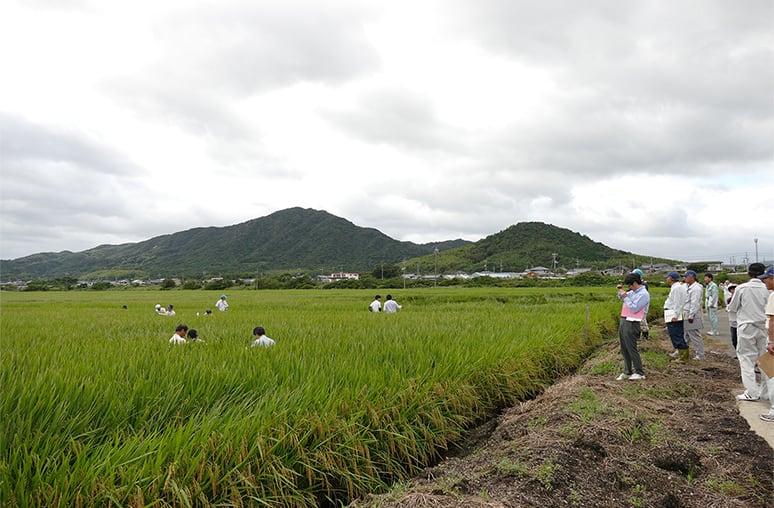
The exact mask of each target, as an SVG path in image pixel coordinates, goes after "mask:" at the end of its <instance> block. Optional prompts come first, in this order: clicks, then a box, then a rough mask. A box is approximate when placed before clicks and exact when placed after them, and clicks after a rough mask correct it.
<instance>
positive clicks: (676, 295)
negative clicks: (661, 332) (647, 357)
mask: <svg viewBox="0 0 774 508" xmlns="http://www.w3.org/2000/svg"><path fill="white" fill-rule="evenodd" d="M666 283H667V285H668V286H669V296H667V299H666V301H665V302H664V323H666V327H667V332H668V333H669V338H670V340H671V341H672V346H673V347H674V348H675V351H674V352H673V353H672V354H670V355H669V356H671V357H672V358H680V362H681V363H688V357H689V356H690V355H689V352H688V344H686V343H685V331H684V330H683V307H685V301H686V300H687V299H688V291H687V290H686V289H685V286H683V285H682V284H681V283H680V275H679V274H678V273H677V272H669V275H667V276H666Z"/></svg>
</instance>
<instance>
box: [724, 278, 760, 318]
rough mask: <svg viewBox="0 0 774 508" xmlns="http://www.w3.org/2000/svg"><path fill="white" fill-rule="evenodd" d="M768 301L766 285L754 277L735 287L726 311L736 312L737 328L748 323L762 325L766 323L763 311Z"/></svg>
mask: <svg viewBox="0 0 774 508" xmlns="http://www.w3.org/2000/svg"><path fill="white" fill-rule="evenodd" d="M768 299H769V290H768V289H767V288H766V284H764V283H763V281H762V280H760V279H759V278H757V277H754V278H752V279H750V280H749V281H747V282H745V283H744V284H740V285H738V286H737V287H736V291H734V296H733V298H731V303H729V304H728V311H729V312H736V324H737V326H741V325H745V324H749V323H757V324H761V325H763V324H764V323H765V322H766V313H765V312H764V309H765V308H766V302H767V301H768Z"/></svg>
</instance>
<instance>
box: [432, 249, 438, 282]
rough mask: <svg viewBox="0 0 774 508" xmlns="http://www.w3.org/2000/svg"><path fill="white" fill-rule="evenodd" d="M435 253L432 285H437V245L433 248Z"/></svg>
mask: <svg viewBox="0 0 774 508" xmlns="http://www.w3.org/2000/svg"><path fill="white" fill-rule="evenodd" d="M433 254H435V276H434V277H433V287H434V288H435V287H438V247H436V248H435V249H434V250H433Z"/></svg>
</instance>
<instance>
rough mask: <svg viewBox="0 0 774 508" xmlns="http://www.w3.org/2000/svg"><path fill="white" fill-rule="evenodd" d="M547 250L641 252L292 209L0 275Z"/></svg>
mask: <svg viewBox="0 0 774 508" xmlns="http://www.w3.org/2000/svg"><path fill="white" fill-rule="evenodd" d="M436 249H437V250H438V252H437V253H436ZM557 256H558V259H559V260H560V262H561V264H562V265H566V264H567V262H568V260H571V261H572V262H573V263H580V262H581V261H583V263H584V265H585V266H593V267H603V266H604V265H605V264H609V263H611V262H613V263H614V264H617V263H615V262H616V260H617V261H618V263H620V262H621V260H622V259H627V260H631V259H632V258H633V257H634V258H640V260H645V259H650V258H649V257H645V256H637V255H635V254H632V253H630V252H626V251H621V250H616V249H613V248H611V247H608V246H606V245H604V244H602V243H599V242H595V241H593V240H591V239H590V238H588V237H587V236H585V235H581V234H579V233H576V232H573V231H570V230H568V229H564V228H560V227H557V226H553V225H551V224H545V223H542V222H521V223H518V224H514V225H512V226H510V227H508V228H506V229H504V230H502V231H500V232H498V233H494V234H491V235H489V236H487V237H485V238H483V239H481V240H479V241H477V242H469V241H466V240H461V239H457V240H449V241H445V242H432V243H427V244H416V243H413V242H405V241H398V240H395V239H393V238H391V237H389V236H387V235H385V234H384V233H382V232H381V231H379V230H378V229H375V228H366V227H360V226H357V225H355V224H354V223H352V222H351V221H349V220H347V219H344V218H342V217H337V216H335V215H332V214H330V213H328V212H326V211H324V210H315V209H311V208H300V207H294V208H287V209H284V210H279V211H277V212H274V213H272V214H269V215H267V216H264V217H259V218H255V219H250V220H248V221H245V222H242V223H239V224H234V225H231V226H223V227H216V226H207V227H196V228H191V229H188V230H185V231H178V232H175V233H170V234H166V235H160V236H156V237H153V238H149V239H147V240H143V241H141V242H134V243H124V244H118V245H99V246H97V247H93V248H91V249H87V250H84V251H80V252H71V251H62V252H58V253H37V254H32V255H29V256H25V257H22V258H17V259H12V260H0V267H1V269H0V278H1V279H2V280H4V281H7V280H16V279H36V278H37V279H40V278H57V277H63V276H75V277H79V276H83V275H85V274H91V273H96V272H100V271H122V272H126V273H138V274H144V275H145V276H148V277H150V278H164V277H182V278H194V277H198V278H202V277H207V276H216V275H222V274H235V273H243V274H255V275H260V274H264V273H271V272H278V271H279V272H282V271H288V272H292V271H301V272H308V273H326V272H327V273H330V272H335V271H342V270H343V271H371V270H372V269H373V268H374V267H375V266H376V265H378V264H381V263H388V264H399V263H404V264H405V263H410V264H409V266H410V267H413V266H417V267H418V269H419V271H421V272H423V273H433V272H437V273H450V272H453V271H458V270H466V271H476V270H481V269H483V268H484V267H485V266H487V264H489V263H491V266H493V267H495V266H500V267H504V268H507V270H508V271H521V270H524V269H525V268H527V267H529V266H534V265H543V266H550V265H551V264H552V262H553V261H554V260H555V259H557ZM665 261H669V260H665Z"/></svg>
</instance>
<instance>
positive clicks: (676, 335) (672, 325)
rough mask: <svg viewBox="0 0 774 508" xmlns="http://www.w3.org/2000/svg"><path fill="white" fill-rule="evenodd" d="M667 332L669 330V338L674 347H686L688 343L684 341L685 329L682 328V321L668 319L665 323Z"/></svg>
mask: <svg viewBox="0 0 774 508" xmlns="http://www.w3.org/2000/svg"><path fill="white" fill-rule="evenodd" d="M666 327H667V332H669V338H670V339H671V340H672V345H673V346H674V348H675V349H688V344H686V343H685V331H684V330H683V322H682V321H670V322H669V323H667V324H666Z"/></svg>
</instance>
